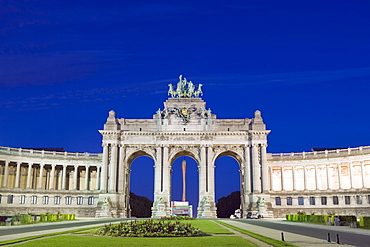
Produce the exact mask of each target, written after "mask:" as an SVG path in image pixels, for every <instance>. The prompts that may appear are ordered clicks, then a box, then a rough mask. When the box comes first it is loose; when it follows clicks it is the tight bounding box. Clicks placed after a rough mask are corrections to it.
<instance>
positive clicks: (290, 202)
mask: <svg viewBox="0 0 370 247" xmlns="http://www.w3.org/2000/svg"><path fill="white" fill-rule="evenodd" d="M286 204H287V205H293V199H292V198H291V197H287V198H286Z"/></svg>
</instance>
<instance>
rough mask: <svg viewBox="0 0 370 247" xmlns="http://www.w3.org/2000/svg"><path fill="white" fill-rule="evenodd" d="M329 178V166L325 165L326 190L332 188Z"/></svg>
mask: <svg viewBox="0 0 370 247" xmlns="http://www.w3.org/2000/svg"><path fill="white" fill-rule="evenodd" d="M330 180H331V179H330V176H329V164H326V189H327V190H331V189H332V186H331V184H330V182H331V181H330Z"/></svg>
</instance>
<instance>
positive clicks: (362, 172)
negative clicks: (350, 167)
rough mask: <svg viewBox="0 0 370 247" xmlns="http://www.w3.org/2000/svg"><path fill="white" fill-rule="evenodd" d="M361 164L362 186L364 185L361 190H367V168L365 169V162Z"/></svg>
mask: <svg viewBox="0 0 370 247" xmlns="http://www.w3.org/2000/svg"><path fill="white" fill-rule="evenodd" d="M360 163H361V182H362V183H361V184H362V186H361V188H366V187H365V167H364V162H363V161H361V162H360Z"/></svg>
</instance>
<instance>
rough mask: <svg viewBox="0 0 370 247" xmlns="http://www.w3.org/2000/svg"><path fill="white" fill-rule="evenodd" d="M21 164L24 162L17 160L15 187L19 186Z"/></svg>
mask: <svg viewBox="0 0 370 247" xmlns="http://www.w3.org/2000/svg"><path fill="white" fill-rule="evenodd" d="M21 164H22V162H17V170H16V173H15V185H14V187H15V188H19V178H20V177H21Z"/></svg>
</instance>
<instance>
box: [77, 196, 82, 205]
mask: <svg viewBox="0 0 370 247" xmlns="http://www.w3.org/2000/svg"><path fill="white" fill-rule="evenodd" d="M82 204H83V198H82V196H78V197H77V205H82Z"/></svg>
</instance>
